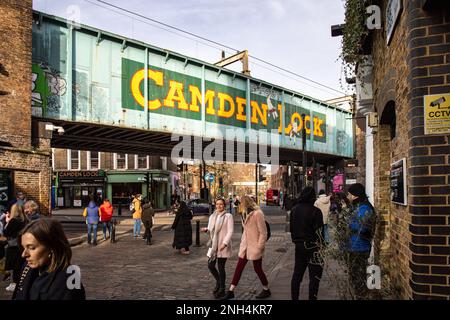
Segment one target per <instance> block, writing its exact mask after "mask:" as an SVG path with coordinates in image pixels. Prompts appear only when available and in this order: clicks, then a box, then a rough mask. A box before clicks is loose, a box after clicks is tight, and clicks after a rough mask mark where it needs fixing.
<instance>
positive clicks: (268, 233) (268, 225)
mask: <svg viewBox="0 0 450 320" xmlns="http://www.w3.org/2000/svg"><path fill="white" fill-rule="evenodd" d="M264 222H265V223H266V228H267V239H266V241H269V239H270V236H271V235H272V234H271V233H270V224H269V223H268V222H267V220H264Z"/></svg>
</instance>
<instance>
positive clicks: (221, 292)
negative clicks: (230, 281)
mask: <svg viewBox="0 0 450 320" xmlns="http://www.w3.org/2000/svg"><path fill="white" fill-rule="evenodd" d="M214 296H215V297H216V299H222V298H223V297H225V288H219V290H217V292H216V293H215V294H214Z"/></svg>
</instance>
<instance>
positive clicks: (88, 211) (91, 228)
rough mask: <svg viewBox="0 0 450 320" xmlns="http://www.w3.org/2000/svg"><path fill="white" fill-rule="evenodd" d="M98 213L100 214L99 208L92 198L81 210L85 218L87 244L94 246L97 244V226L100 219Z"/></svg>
mask: <svg viewBox="0 0 450 320" xmlns="http://www.w3.org/2000/svg"><path fill="white" fill-rule="evenodd" d="M100 214H101V213H100V209H99V207H97V205H96V204H95V202H94V200H93V199H92V200H91V201H89V204H88V206H87V207H86V208H85V209H84V211H83V217H85V218H86V225H87V231H88V234H87V241H88V244H93V245H94V246H96V245H97V228H98V222H99V219H100ZM92 233H93V235H92ZM91 235H92V237H91Z"/></svg>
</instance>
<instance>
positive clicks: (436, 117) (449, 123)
mask: <svg viewBox="0 0 450 320" xmlns="http://www.w3.org/2000/svg"><path fill="white" fill-rule="evenodd" d="M423 100H424V104H425V105H424V108H423V109H424V112H425V114H424V119H425V134H444V133H450V93H446V94H433V95H428V96H424V99H423Z"/></svg>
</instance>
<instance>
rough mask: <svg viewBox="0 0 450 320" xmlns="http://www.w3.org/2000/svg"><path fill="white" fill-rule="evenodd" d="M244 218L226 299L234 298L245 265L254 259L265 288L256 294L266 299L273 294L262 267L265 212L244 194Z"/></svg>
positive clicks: (240, 209) (239, 208)
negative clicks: (235, 262)
mask: <svg viewBox="0 0 450 320" xmlns="http://www.w3.org/2000/svg"><path fill="white" fill-rule="evenodd" d="M238 212H239V215H240V217H241V220H242V227H243V232H242V238H241V244H240V246H239V254H238V256H239V260H238V263H237V265H236V270H235V271H234V276H233V280H232V281H231V285H230V289H229V290H228V292H227V293H226V295H225V297H224V299H225V300H228V299H233V298H234V289H235V288H236V286H237V285H238V283H239V280H240V278H241V275H242V272H243V271H244V268H245V265H246V264H247V262H248V261H249V260H251V261H253V268H254V269H255V272H256V274H257V275H258V277H259V280H260V281H261V284H262V287H263V290H262V291H261V292H260V293H259V294H258V295H256V296H255V298H256V299H264V298H268V297H270V296H271V292H270V289H269V281H267V277H266V275H265V273H264V271H263V269H262V259H263V256H264V250H265V247H266V241H267V224H266V221H265V218H264V213H263V212H262V210H261V209H260V207H259V206H258V205H257V204H256V203H255V201H253V200H252V198H250V197H249V196H243V197H242V198H241V203H240V204H239V207H238Z"/></svg>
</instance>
